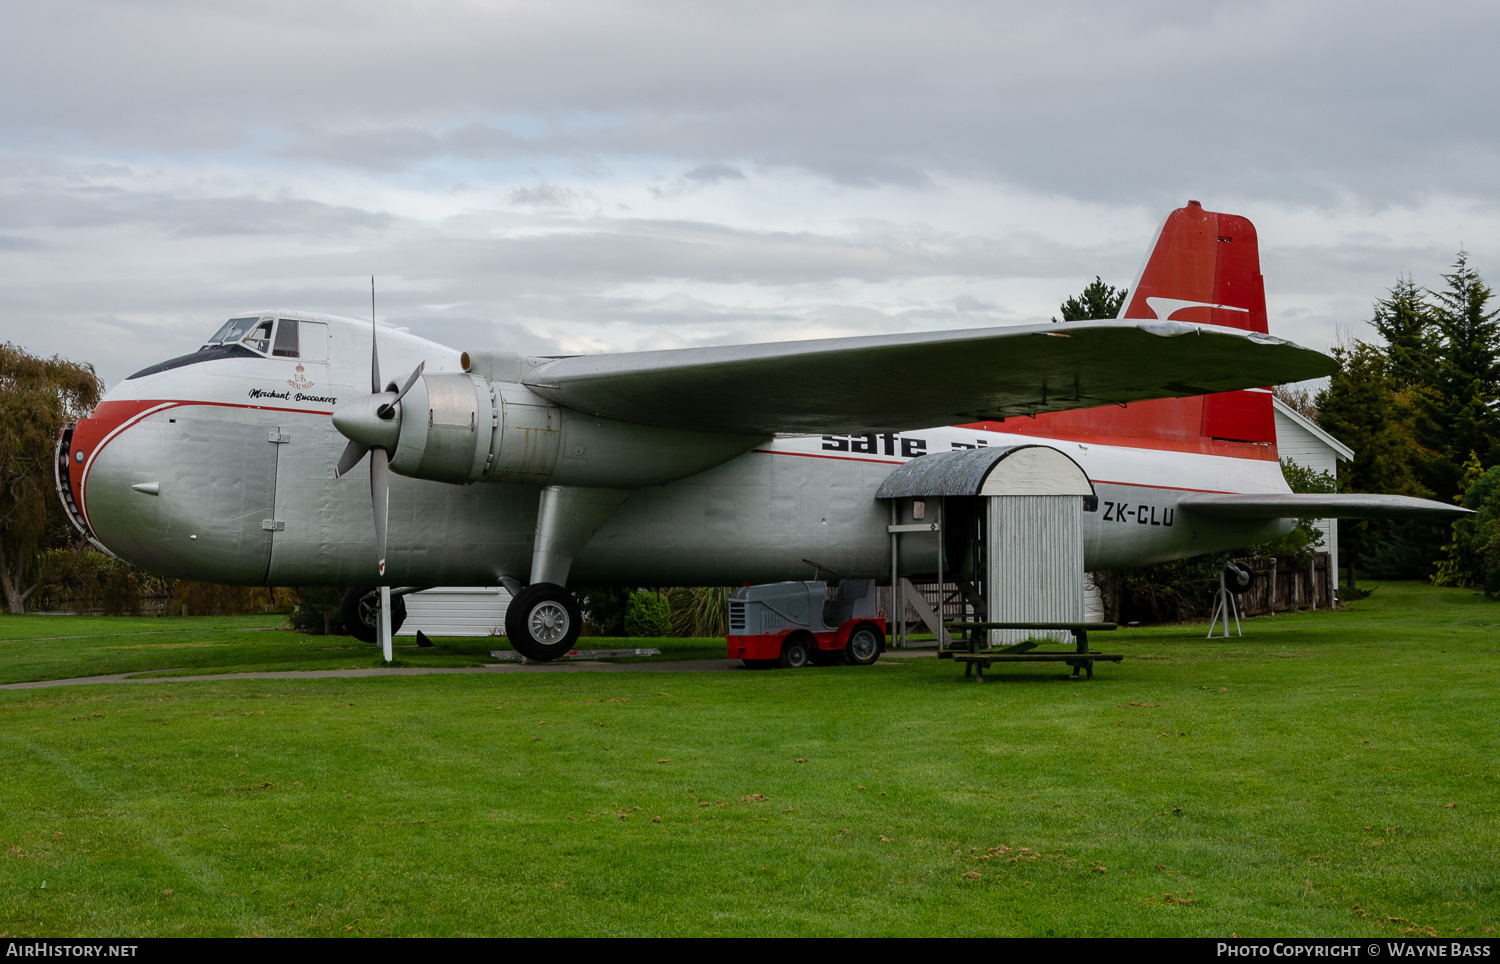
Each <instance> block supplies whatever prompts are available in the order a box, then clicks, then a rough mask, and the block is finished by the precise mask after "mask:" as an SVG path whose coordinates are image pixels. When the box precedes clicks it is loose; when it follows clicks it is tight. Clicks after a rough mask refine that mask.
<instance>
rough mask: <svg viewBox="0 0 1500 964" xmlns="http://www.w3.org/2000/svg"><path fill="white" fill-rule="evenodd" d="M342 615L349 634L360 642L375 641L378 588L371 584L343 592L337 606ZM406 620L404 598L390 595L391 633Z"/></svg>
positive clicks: (394, 633) (377, 616) (378, 600)
mask: <svg viewBox="0 0 1500 964" xmlns="http://www.w3.org/2000/svg"><path fill="white" fill-rule="evenodd" d="M339 613H340V614H341V615H342V616H343V617H344V628H345V629H347V630H348V631H349V635H350V636H353V637H354V638H355V639H357V640H359V641H360V642H362V643H373V642H375V635H376V625H377V623H378V622H379V620H380V590H379V589H378V588H376V587H373V586H356V587H355V588H353V589H350V590H349V591H347V592H345V593H344V601H343V603H342V604H340V606H339ZM404 622H406V600H405V599H404V598H403V597H401V596H392V597H391V635H392V636H394V635H396V630H398V629H400V628H401V624H402V623H404Z"/></svg>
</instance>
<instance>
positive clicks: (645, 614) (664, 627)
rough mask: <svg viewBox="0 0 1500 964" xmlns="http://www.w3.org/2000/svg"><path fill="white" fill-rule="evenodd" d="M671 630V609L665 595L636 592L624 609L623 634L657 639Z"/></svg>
mask: <svg viewBox="0 0 1500 964" xmlns="http://www.w3.org/2000/svg"><path fill="white" fill-rule="evenodd" d="M671 631H672V610H671V607H670V606H668V605H667V600H666V597H664V596H658V595H657V594H656V593H654V592H638V593H635V594H634V595H632V596H631V597H630V605H629V608H628V609H626V611H625V635H627V636H639V637H644V638H647V639H659V638H661V637H662V636H666V635H668V634H669V633H671Z"/></svg>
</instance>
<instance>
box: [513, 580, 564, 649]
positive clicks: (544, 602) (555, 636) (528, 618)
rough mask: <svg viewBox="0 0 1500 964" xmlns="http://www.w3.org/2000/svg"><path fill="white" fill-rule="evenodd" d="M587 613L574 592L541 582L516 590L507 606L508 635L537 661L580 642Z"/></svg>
mask: <svg viewBox="0 0 1500 964" xmlns="http://www.w3.org/2000/svg"><path fill="white" fill-rule="evenodd" d="M582 628H583V613H582V612H581V611H580V610H579V608H578V601H577V600H576V599H574V598H573V594H572V593H570V592H568V591H567V590H566V589H564V588H563V587H561V586H555V585H553V584H551V583H547V582H539V583H535V584H534V585H530V586H527V587H526V588H525V589H522V590H521V591H520V592H518V593H516V595H515V598H513V599H511V601H510V605H509V606H508V607H507V608H506V610H505V635H506V636H507V637H509V638H510V645H511V646H512V647H514V648H515V651H516V652H518V653H520V654H521V655H522V656H525V657H526V658H527V659H533V660H536V661H537V662H542V663H545V662H550V661H551V660H554V659H557V658H558V657H559V656H565V655H567V652H568V650H570V649H572V648H573V645H574V644H575V643H577V642H578V631H579V630H580V629H582Z"/></svg>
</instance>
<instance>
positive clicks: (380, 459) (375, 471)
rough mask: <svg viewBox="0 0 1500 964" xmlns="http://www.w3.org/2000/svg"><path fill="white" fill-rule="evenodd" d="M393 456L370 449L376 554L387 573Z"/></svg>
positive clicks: (381, 570) (383, 572)
mask: <svg viewBox="0 0 1500 964" xmlns="http://www.w3.org/2000/svg"><path fill="white" fill-rule="evenodd" d="M390 460H391V457H390V455H389V454H388V453H387V452H386V450H385V449H370V502H371V504H372V505H373V506H374V507H375V554H376V556H377V557H378V558H379V559H380V567H379V568H380V575H382V576H384V575H385V529H386V523H387V522H389V521H390V516H391V468H390V465H391V461H390Z"/></svg>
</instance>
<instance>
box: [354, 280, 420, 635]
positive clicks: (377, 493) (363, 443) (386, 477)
mask: <svg viewBox="0 0 1500 964" xmlns="http://www.w3.org/2000/svg"><path fill="white" fill-rule="evenodd" d="M378 331H379V329H378V328H377V327H376V325H375V279H374V278H371V279H370V394H369V395H366V396H364V397H362V398H355V399H350V400H349V401H347V402H345V403H344V404H342V405H340V406H339V407H338V408H337V409H335V410H334V413H333V426H334V428H336V429H338V430H339V432H340V434H342V435H343V436H344V437H345V438H347V439H348V440H349V444H348V445H347V446H346V447H345V448H344V454H343V455H341V456H339V463H338V466H337V467H336V468H335V469H334V470H333V477H334V478H342V477H343V476H345V475H347V474H349V472H350V471H352V470H353V469H354V467H355V466H357V465H358V464H359V463H360V460H361V459H363V458H364V457H365V456H366V455H369V456H370V505H371V507H372V508H373V509H374V511H375V554H376V557H377V558H378V559H379V563H378V565H377V569H378V572H379V574H380V576H381V577H384V576H385V546H386V531H387V529H388V527H389V522H390V515H391V453H392V452H394V451H395V449H396V443H397V442H398V441H399V440H400V438H401V408H400V405H401V399H403V398H405V397H406V393H407V392H409V391H411V388H412V386H413V385H415V384H416V383H417V379H418V378H420V377H422V371H423V369H425V368H426V367H427V363H426V362H425V361H424V362H422V363H420V364H419V365H417V367H416V369H415V370H413V371H412V373H411V375H409V376H408V377H407V379H406V384H404V385H402V386H401V387H400V388H399V389H397V388H396V384H395V383H394V382H392V383H391V384H390V385H388V386H386V387H385V388H384V389H382V388H381V386H380V350H379V345H378V343H377V338H378ZM381 598H382V606H381V618H382V621H383V624H384V625H385V626H387V627H389V625H390V604H389V601H388V600H389V597H388V596H386V595H385V594H384V593H382V596H381ZM385 635H386V636H387V637H388V636H389V633H386V634H385ZM386 648H387V649H389V645H387V647H386ZM387 658H389V656H388V657H387Z"/></svg>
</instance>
